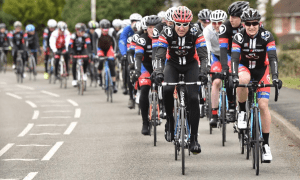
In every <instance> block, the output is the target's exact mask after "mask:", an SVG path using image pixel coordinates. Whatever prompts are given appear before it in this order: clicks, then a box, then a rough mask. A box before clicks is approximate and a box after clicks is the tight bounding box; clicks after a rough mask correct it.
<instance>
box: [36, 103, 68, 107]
mask: <svg viewBox="0 0 300 180" xmlns="http://www.w3.org/2000/svg"><path fill="white" fill-rule="evenodd" d="M55 106H56V107H61V106H70V105H67V104H46V105H41V107H55Z"/></svg>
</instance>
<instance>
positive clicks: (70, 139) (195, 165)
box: [0, 72, 300, 180]
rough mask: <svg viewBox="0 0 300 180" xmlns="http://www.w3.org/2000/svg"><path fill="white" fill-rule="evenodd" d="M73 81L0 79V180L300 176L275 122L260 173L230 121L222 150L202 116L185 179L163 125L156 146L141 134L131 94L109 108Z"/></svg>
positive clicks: (299, 153)
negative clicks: (243, 151) (130, 102)
mask: <svg viewBox="0 0 300 180" xmlns="http://www.w3.org/2000/svg"><path fill="white" fill-rule="evenodd" d="M70 84H71V81H70V80H69V81H68V86H69V87H68V88H67V89H60V88H59V86H58V84H55V85H54V84H49V83H48V81H46V80H44V79H42V75H41V74H39V75H38V79H37V81H35V82H34V81H29V80H28V79H25V81H24V83H23V84H17V83H16V77H15V74H13V73H12V72H7V73H6V74H0V179H27V180H30V179H39V180H52V179H53V180H61V179H66V180H69V179H70V180H73V179H74V180H90V179H91V180H94V179H253V178H255V179H300V162H299V161H300V147H298V146H296V145H294V144H293V142H292V141H290V140H289V139H288V138H287V137H286V136H285V135H283V134H281V133H280V131H279V130H278V129H276V127H275V126H274V125H272V127H271V128H272V132H271V134H270V146H271V150H272V155H273V161H272V163H270V164H261V166H260V169H261V170H260V175H259V176H256V175H255V170H253V169H252V165H251V160H246V158H245V155H242V154H240V150H239V142H238V138H237V134H234V133H233V129H232V124H230V125H228V128H227V142H226V146H225V147H222V144H221V139H222V138H221V132H220V131H219V130H218V129H214V131H213V134H212V135H210V134H209V128H208V121H207V120H206V119H205V118H204V119H201V121H200V125H199V134H200V135H199V142H200V144H201V147H202V153H201V154H199V155H191V156H187V157H186V175H184V176H183V175H181V158H180V157H179V159H178V161H175V160H174V146H173V145H172V144H171V143H168V142H166V141H165V140H164V136H163V133H164V132H163V131H164V122H163V125H161V126H159V127H158V142H157V146H156V147H154V146H153V136H151V137H149V136H143V135H141V126H142V120H141V116H138V115H137V109H134V110H129V109H128V108H127V101H128V96H124V95H123V94H122V93H121V92H118V93H117V94H114V102H113V103H109V102H106V96H105V93H104V91H103V90H101V89H100V88H99V87H98V88H95V87H88V88H87V91H86V92H85V94H84V95H83V96H79V95H77V91H76V89H75V88H73V87H71V86H70ZM281 93H282V94H283V92H281ZM282 94H281V95H282Z"/></svg>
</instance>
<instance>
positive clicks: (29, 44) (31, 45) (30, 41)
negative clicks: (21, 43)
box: [24, 32, 40, 52]
mask: <svg viewBox="0 0 300 180" xmlns="http://www.w3.org/2000/svg"><path fill="white" fill-rule="evenodd" d="M24 40H25V47H26V48H28V49H30V50H34V51H35V52H36V51H37V50H38V49H39V48H40V45H39V36H38V34H37V33H36V32H35V33H34V35H31V34H28V33H25V34H24Z"/></svg>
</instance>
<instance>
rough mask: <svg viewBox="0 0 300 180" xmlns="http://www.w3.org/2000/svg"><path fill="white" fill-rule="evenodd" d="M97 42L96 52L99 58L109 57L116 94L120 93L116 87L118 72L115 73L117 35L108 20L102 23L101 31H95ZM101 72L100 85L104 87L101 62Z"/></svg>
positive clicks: (99, 68) (99, 67) (101, 64)
mask: <svg viewBox="0 0 300 180" xmlns="http://www.w3.org/2000/svg"><path fill="white" fill-rule="evenodd" d="M95 32H96V33H95V36H94V38H95V40H94V42H95V43H96V44H95V45H94V47H95V50H97V52H95V53H96V54H97V55H98V56H99V57H104V56H107V57H108V66H109V70H110V73H111V77H112V81H113V86H114V93H117V92H118V89H117V87H116V71H115V54H114V52H115V51H116V45H117V43H116V40H115V36H114V35H113V34H114V33H115V31H114V29H113V28H110V22H109V20H107V19H102V20H101V21H100V29H96V31H95ZM98 70H99V80H100V84H99V86H102V73H101V71H102V70H103V61H101V62H100V64H99V66H98Z"/></svg>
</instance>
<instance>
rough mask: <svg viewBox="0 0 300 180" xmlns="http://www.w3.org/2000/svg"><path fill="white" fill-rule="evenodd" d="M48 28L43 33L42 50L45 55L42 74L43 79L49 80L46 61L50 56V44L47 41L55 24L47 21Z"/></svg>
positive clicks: (52, 20) (50, 20) (51, 20)
mask: <svg viewBox="0 0 300 180" xmlns="http://www.w3.org/2000/svg"><path fill="white" fill-rule="evenodd" d="M47 25H48V27H47V28H45V29H44V33H43V49H44V55H45V60H44V62H45V72H44V79H48V78H49V74H48V59H49V55H50V43H49V39H50V36H51V34H52V32H53V31H54V30H55V29H56V26H57V22H56V21H55V20H54V19H49V20H48V22H47Z"/></svg>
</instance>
